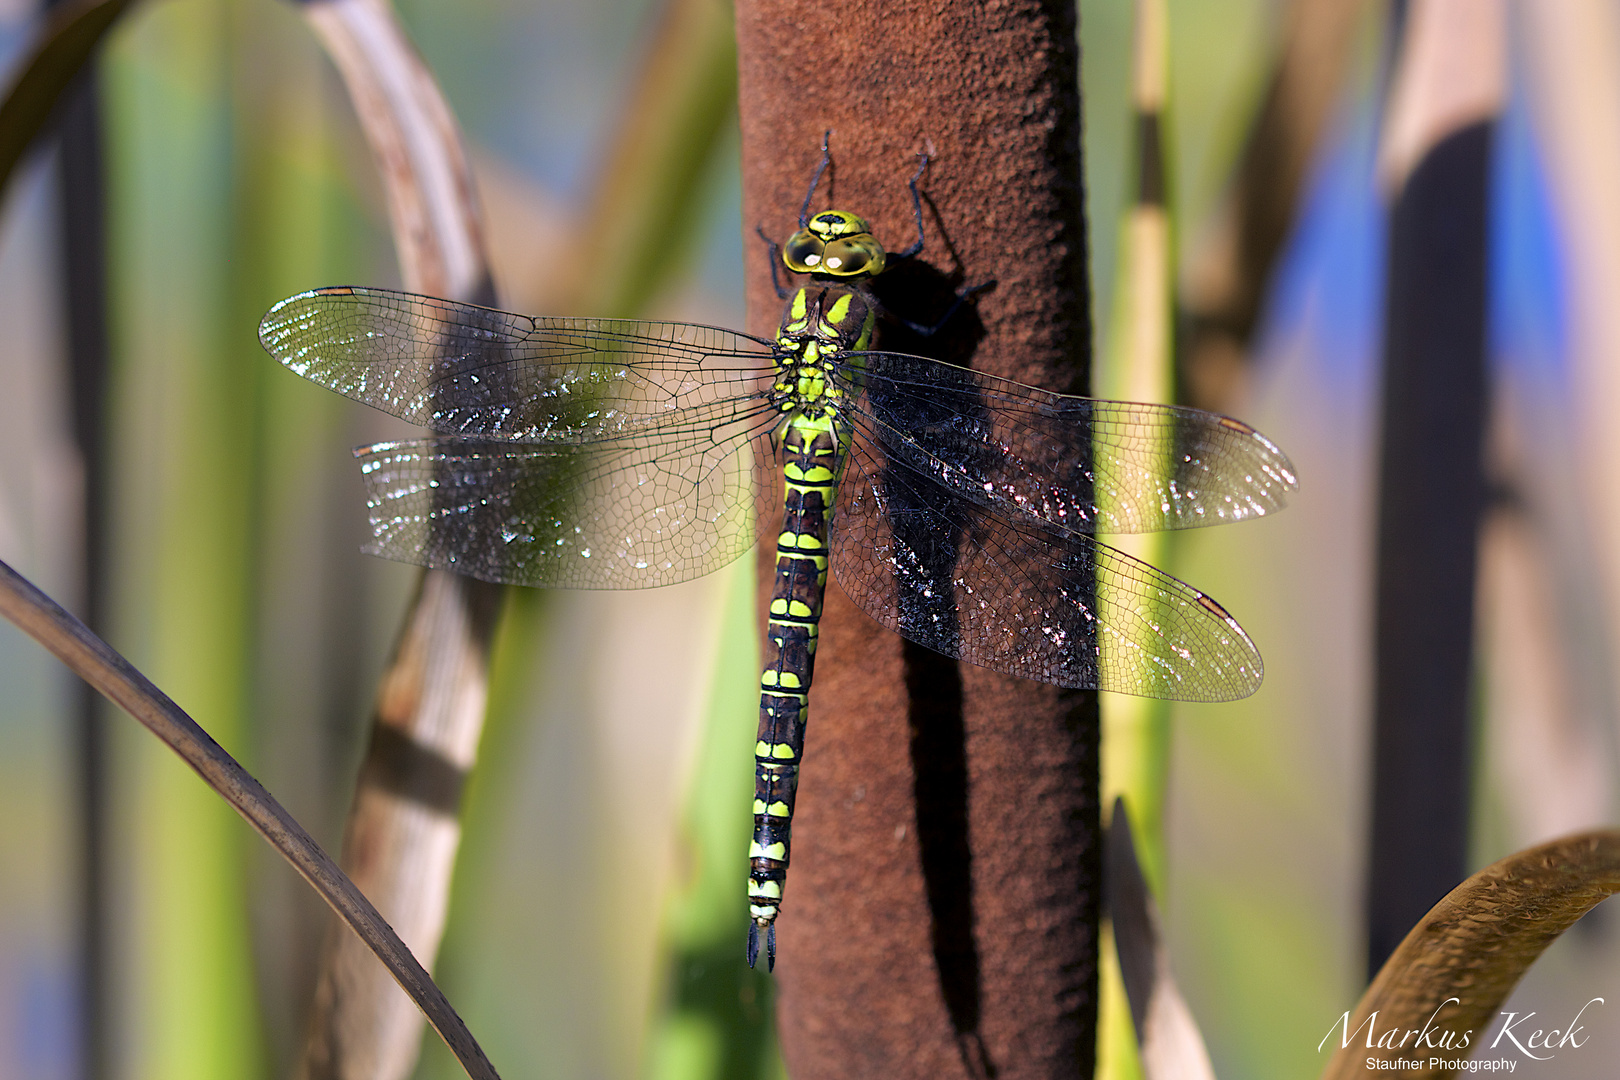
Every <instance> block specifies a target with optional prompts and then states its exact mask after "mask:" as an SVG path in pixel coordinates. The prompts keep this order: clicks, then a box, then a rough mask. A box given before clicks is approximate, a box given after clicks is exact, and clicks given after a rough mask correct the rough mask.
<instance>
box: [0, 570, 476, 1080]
mask: <svg viewBox="0 0 1620 1080" xmlns="http://www.w3.org/2000/svg"><path fill="white" fill-rule="evenodd" d="M0 616H4V617H5V618H6V619H8V620H10V621H11V622H12V623H13V624H15V625H16V626H17V627H18V628H19V629H21V630H22V631H23V632H24V633H26V634H28V636H30V637H32V638H33V639H34V640H35V641H37V642H39V643H40V644H41V645H43V646H45V648H46V649H48V650H50V652H51V653H52V654H54V655H55V656H56V657H57V658H58V659H60V660H61V661H62V662H63V663H64V664H66V665H67V666H68V667H69V668H70V669H71V670H72V671H73V672H74V674H76V675H78V676H79V677H80V678H82V679H84V681H85V682H87V683H89V684H90V685H91V686H93V687H95V688H96V689H97V690H99V691H101V692H102V693H103V694H105V695H106V696H107V699H108V700H109V701H111V702H112V703H113V704H115V705H117V706H118V707H119V708H121V709H123V710H124V711H125V712H127V713H129V714H130V715H131V716H133V717H134V718H135V719H137V720H139V721H140V722H141V723H142V724H144V725H145V726H146V728H147V729H148V730H149V731H151V732H152V734H154V735H156V736H157V737H158V738H160V739H162V740H163V742H164V743H165V744H167V745H168V747H169V748H170V749H171V750H173V751H174V752H175V753H176V754H179V755H180V757H181V758H182V759H183V760H184V761H185V762H186V764H188V765H190V766H191V767H192V769H194V770H195V771H196V773H197V775H198V776H201V777H202V778H203V780H204V781H206V782H207V784H208V786H209V787H211V788H213V789H214V790H215V791H217V792H218V793H219V794H220V796H221V797H222V798H224V799H225V800H226V801H227V802H229V803H230V804H231V806H232V808H233V809H235V810H236V812H237V813H239V814H241V815H242V817H243V818H245V819H246V820H247V823H248V824H249V825H252V826H253V828H254V829H256V830H257V831H258V833H259V835H261V836H263V837H264V838H265V839H266V840H268V841H269V842H270V844H271V846H272V847H274V848H275V849H276V850H277V851H279V852H281V854H282V857H283V858H285V859H286V860H287V861H288V862H289V863H291V864H292V865H293V868H294V869H296V870H297V871H298V872H299V874H301V875H302V876H303V878H304V880H305V881H307V882H309V883H310V885H311V886H312V887H313V888H314V889H315V891H316V892H318V893H320V894H321V898H322V899H323V900H325V901H326V902H327V903H328V904H330V905H331V907H332V910H333V911H335V912H337V914H338V916H339V917H340V918H342V919H343V921H344V922H345V923H347V924H348V926H349V927H350V929H352V930H353V931H354V933H355V935H356V936H357V938H358V940H360V941H361V942H363V943H364V947H365V949H366V950H367V952H368V955H374V956H375V957H376V958H377V959H379V960H381V961H382V962H383V964H385V965H386V970H387V971H388V973H389V974H390V975H391V977H392V978H393V979H395V980H397V981H398V985H399V987H400V988H402V989H403V991H404V992H405V993H407V994H409V995H410V998H411V1000H413V1001H414V1002H416V1004H417V1005H419V1006H420V1007H421V1010H422V1012H423V1013H424V1014H426V1015H427V1017H428V1019H430V1020H431V1021H432V1022H433V1026H434V1028H435V1030H437V1031H438V1032H439V1034H440V1035H442V1036H443V1037H444V1041H445V1043H446V1044H447V1045H448V1046H449V1047H450V1049H451V1051H452V1052H453V1053H454V1054H455V1055H456V1058H457V1060H459V1061H460V1062H461V1063H462V1066H463V1067H464V1068H465V1069H466V1070H467V1075H468V1076H471V1077H474V1078H483V1080H499V1077H498V1076H497V1074H496V1072H495V1068H494V1066H492V1065H491V1064H490V1063H489V1060H488V1059H487V1058H486V1057H484V1052H483V1050H482V1049H480V1048H479V1046H478V1043H477V1042H476V1041H475V1040H474V1039H473V1037H472V1034H471V1033H470V1032H468V1030H467V1027H466V1025H465V1024H463V1023H462V1022H461V1017H459V1016H457V1015H456V1011H455V1010H454V1009H452V1008H451V1007H450V1002H449V1001H447V1000H446V999H445V996H444V994H443V993H441V992H440V991H439V988H438V987H437V986H435V985H434V983H433V980H432V979H431V978H430V977H429V976H428V973H427V972H426V971H425V970H424V969H423V967H422V965H421V964H419V963H418V962H417V960H416V957H414V956H413V955H412V954H411V951H410V949H408V948H407V947H406V945H405V943H404V942H403V941H401V940H400V937H399V935H398V934H396V933H395V932H394V929H393V927H391V926H389V924H388V923H387V922H386V921H385V920H384V919H383V917H382V915H380V914H379V913H378V912H377V909H376V908H375V907H373V906H372V905H371V903H370V901H368V900H367V899H366V897H365V896H364V895H363V894H362V893H361V891H360V890H359V889H358V888H356V887H355V883H354V882H353V881H351V880H350V879H349V878H348V877H346V876H345V875H344V873H343V871H342V870H340V869H338V867H337V865H336V864H335V863H333V862H332V859H331V857H330V856H329V855H327V854H326V852H324V851H322V850H321V846H320V845H319V844H317V843H316V842H315V841H314V839H313V838H312V837H311V836H310V835H309V833H307V832H305V831H304V827H303V826H302V825H300V824H298V821H297V819H296V818H294V817H293V816H292V815H291V814H290V813H288V812H287V810H286V808H285V807H283V806H282V805H281V804H280V803H279V802H277V801H276V799H275V797H274V796H272V795H271V794H270V793H269V792H268V791H266V790H265V789H264V787H263V786H262V785H261V784H260V783H259V782H258V781H257V780H255V779H254V778H253V777H252V776H251V775H249V774H248V771H247V770H246V769H244V768H242V766H241V765H239V764H238V763H237V761H236V759H235V758H233V757H231V755H230V754H228V753H226V752H225V750H224V748H223V747H221V746H220V745H219V744H218V743H216V742H215V741H214V740H213V739H212V738H210V737H209V735H208V733H207V732H206V731H204V730H203V729H202V728H201V727H199V726H198V724H197V722H196V721H195V720H193V719H192V718H191V717H189V716H187V715H186V714H185V712H184V711H183V710H182V709H181V708H180V707H179V706H178V705H176V704H175V703H174V702H173V701H170V700H169V698H168V697H167V696H166V695H165V694H164V693H163V692H162V691H161V690H159V689H158V688H157V687H156V686H153V685H152V683H151V682H150V681H149V680H148V679H147V678H146V677H145V676H144V675H142V674H141V673H140V672H139V671H137V670H136V669H135V668H134V667H133V666H132V665H131V664H130V662H129V661H128V660H125V659H124V658H123V657H122V656H120V655H118V653H116V652H114V651H113V649H112V647H111V646H109V645H108V644H107V643H106V642H104V641H102V640H101V639H100V638H99V637H97V636H96V635H95V634H93V633H91V632H90V630H89V628H88V627H86V626H85V625H84V624H83V623H81V622H80V621H79V620H77V619H75V618H74V617H73V616H72V615H70V614H68V613H67V612H66V611H63V610H62V608H60V607H59V606H57V604H55V603H54V602H53V601H52V600H51V599H50V597H48V596H46V595H45V594H44V593H42V592H40V591H39V590H38V589H36V588H34V586H33V585H32V584H30V583H29V582H28V581H27V580H26V579H24V578H23V577H22V576H21V575H20V574H18V573H17V572H16V571H15V570H13V569H12V568H11V567H9V566H7V565H6V564H5V563H0Z"/></svg>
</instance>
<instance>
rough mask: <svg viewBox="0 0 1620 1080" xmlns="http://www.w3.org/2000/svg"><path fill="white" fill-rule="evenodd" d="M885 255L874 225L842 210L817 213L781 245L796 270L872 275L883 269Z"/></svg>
mask: <svg viewBox="0 0 1620 1080" xmlns="http://www.w3.org/2000/svg"><path fill="white" fill-rule="evenodd" d="M883 259H884V253H883V245H882V244H880V243H878V240H877V237H875V236H873V235H872V226H870V225H868V224H867V223H866V219H865V218H860V217H856V216H855V215H854V214H850V213H846V212H845V211H843V210H827V211H824V212H822V213H820V214H817V215H815V216H814V217H812V218H811V219H810V221H809V222H808V223H807V224H806V225H805V227H804V228H802V229H800V230H799V231H798V232H796V233H794V234H793V235H792V236H791V237H789V238H788V242H787V243H786V244H785V245H783V247H782V261H783V262H784V263H786V264H787V268H788V269H789V270H792V271H793V272H794V273H796V274H819V275H822V276H825V277H835V278H858V277H873V276H875V275H877V274H881V273H882V272H883Z"/></svg>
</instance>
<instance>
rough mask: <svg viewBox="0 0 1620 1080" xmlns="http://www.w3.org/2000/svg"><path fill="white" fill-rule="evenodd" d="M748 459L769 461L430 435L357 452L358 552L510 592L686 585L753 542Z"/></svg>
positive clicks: (694, 443)
mask: <svg viewBox="0 0 1620 1080" xmlns="http://www.w3.org/2000/svg"><path fill="white" fill-rule="evenodd" d="M756 444H757V445H756ZM756 450H757V451H758V452H762V453H769V446H768V443H767V442H766V441H765V440H764V439H753V440H751V439H746V438H734V439H731V440H728V441H725V442H718V443H717V442H715V441H713V440H711V439H709V438H707V437H706V436H704V437H690V438H685V439H676V438H674V437H666V438H665V439H663V440H661V441H658V442H652V441H646V440H640V441H638V440H617V441H610V442H597V443H590V444H577V443H576V444H569V443H562V444H552V443H512V442H506V441H502V440H489V439H462V438H457V437H453V436H440V437H438V438H433V439H421V440H414V441H409V442H393V443H379V444H377V445H375V446H367V447H361V448H360V449H359V450H356V451H355V455H356V456H357V457H358V458H359V459H360V463H361V470H362V472H363V474H364V477H365V484H366V502H367V505H368V506H369V507H370V511H371V528H372V534H373V537H374V539H373V542H372V543H371V544H370V545H369V546H368V547H367V549H366V550H367V551H368V552H369V553H371V554H374V555H381V556H383V557H384V558H388V559H394V560H397V561H399V562H408V563H415V564H417V565H420V566H430V567H434V568H436V569H441V570H453V571H456V572H458V573H462V574H466V575H469V576H471V577H475V578H481V579H482V580H485V581H494V582H501V583H505V584H512V585H542V586H557V587H562V588H573V589H640V588H650V587H653V586H658V585H672V584H675V583H676V582H680V581H688V580H691V579H692V578H696V577H701V576H702V575H704V574H707V573H710V572H711V571H714V570H717V569H719V568H720V567H722V566H725V565H726V564H727V563H729V562H731V561H732V560H733V559H736V558H737V557H738V556H739V555H741V554H742V553H743V552H745V551H747V550H748V549H749V548H750V547H751V546H752V545H753V543H754V541H755V538H756V535H757V527H756V517H755V513H754V506H755V501H756V496H757V491H758V487H759V479H758V478H759V477H760V476H763V475H765V473H764V470H763V469H760V468H758V467H757V466H756V463H755V461H754V460H753V458H754V454H755V452H756Z"/></svg>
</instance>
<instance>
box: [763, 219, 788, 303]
mask: <svg viewBox="0 0 1620 1080" xmlns="http://www.w3.org/2000/svg"><path fill="white" fill-rule="evenodd" d="M754 232H755V233H756V234H758V236H759V238H760V239H761V240H763V241H765V247H766V248H767V249H768V250H769V251H770V253H771V254H770V263H771V285H772V286H774V287H775V289H776V298H777V299H778V300H786V299H787V298H788V296H789V295H791V294H792V292H793V290H792V289H790V288H789V287H788V286H786V285H784V284H782V279H781V278H780V277H778V276H777V268H778V267H779V266H780V265H781V263H782V245H781V244H778V243H777V242H776V241H775V240H772V239H771V238H770V237H769V236H766V235H765V230H764V229H763V228H762V227H761V226H758V225H755V226H754Z"/></svg>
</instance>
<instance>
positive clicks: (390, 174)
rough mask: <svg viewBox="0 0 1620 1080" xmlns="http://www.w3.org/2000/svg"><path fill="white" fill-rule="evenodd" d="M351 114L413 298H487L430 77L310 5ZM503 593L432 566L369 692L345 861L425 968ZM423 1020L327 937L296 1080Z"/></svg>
mask: <svg viewBox="0 0 1620 1080" xmlns="http://www.w3.org/2000/svg"><path fill="white" fill-rule="evenodd" d="M304 11H305V12H306V14H307V16H308V18H309V21H310V24H311V25H312V26H313V27H314V29H315V31H316V33H317V34H318V35H319V36H320V38H321V41H322V43H323V44H324V45H325V46H326V49H327V51H328V53H330V54H331V56H332V59H333V62H334V63H335V64H336V65H337V67H338V71H339V72H340V73H341V75H342V76H343V81H344V85H345V86H346V87H347V88H348V91H349V95H350V97H351V99H352V100H353V102H354V105H355V110H356V112H357V113H358V114H359V116H360V121H361V126H362V128H363V130H364V131H365V133H366V138H367V141H368V142H369V143H370V145H371V149H372V154H373V156H374V157H375V159H376V161H377V166H378V170H379V171H380V172H381V174H382V177H383V181H384V186H385V189H386V191H387V193H388V210H389V219H390V223H391V225H392V227H393V233H394V242H395V246H396V248H397V250H398V253H399V260H400V268H401V271H402V274H403V277H404V280H405V285H406V287H407V288H409V289H412V290H414V291H418V292H424V293H431V294H433V295H437V296H446V297H451V298H453V299H461V300H472V301H475V302H479V303H492V302H493V301H494V290H493V287H492V285H491V282H490V277H489V269H488V265H487V262H486V258H485V252H484V242H483V230H482V225H481V222H480V212H479V208H478V201H477V197H476V193H475V191H474V188H473V181H472V173H471V170H470V168H469V167H468V163H467V156H466V152H465V149H464V148H463V146H462V144H461V137H460V133H459V132H458V130H457V128H456V124H455V120H454V118H453V117H452V116H451V113H450V109H449V106H448V105H447V104H446V103H445V101H444V97H443V95H442V94H441V93H440V91H439V88H438V85H437V83H436V82H435V81H434V79H433V75H432V73H431V72H430V71H428V69H427V67H426V65H424V64H423V63H422V60H421V58H420V57H419V56H418V55H417V53H416V50H415V49H414V48H413V47H412V46H411V44H410V42H409V41H408V40H407V39H406V37H405V34H404V31H403V30H402V28H401V27H400V25H399V23H398V20H397V18H396V17H395V15H394V12H393V9H392V8H391V7H390V6H389V5H388V4H387V2H386V0H325V2H319V3H313V4H308V5H306V6H305V7H304ZM501 595H502V594H501V590H500V589H499V588H498V587H496V586H492V585H487V584H484V583H483V582H478V581H473V580H472V579H470V578H464V577H460V576H458V575H455V574H449V573H445V572H443V571H437V570H430V571H426V572H425V573H424V574H423V576H422V580H421V583H420V585H419V587H418V589H417V592H416V595H415V597H414V598H413V600H412V602H411V606H410V609H409V610H408V611H407V612H406V614H405V618H404V624H403V627H402V629H401V631H400V636H399V640H398V643H397V645H396V646H395V652H394V655H393V657H392V659H391V660H390V661H389V668H388V670H387V671H386V672H385V673H384V674H383V677H382V681H381V684H380V686H379V687H378V691H377V700H376V704H375V710H374V713H373V717H372V728H371V740H370V744H369V746H368V749H367V752H366V757H365V760H364V762H363V763H362V765H361V771H360V778H359V781H358V784H357V785H356V790H355V796H354V804H353V805H352V806H351V807H350V810H349V819H348V823H347V826H346V829H345V834H344V841H343V862H344V865H345V867H346V868H347V869H348V870H349V872H350V874H351V875H353V877H354V879H355V881H356V882H357V883H359V885H360V887H361V888H362V889H364V890H365V892H366V895H367V896H370V897H371V898H372V899H373V900H374V902H375V903H376V904H377V906H378V908H379V909H381V910H382V911H383V912H384V913H385V914H386V915H387V916H388V918H389V921H390V922H392V923H393V924H394V926H395V927H397V928H398V930H399V932H400V936H401V937H403V938H404V939H405V940H406V941H407V942H408V943H409V944H410V945H411V948H412V949H413V950H414V951H415V952H416V954H417V955H418V956H420V957H422V958H423V959H424V960H425V961H426V962H427V963H429V964H431V963H432V962H433V958H434V956H435V955H436V954H437V953H438V948H439V940H440V938H441V937H442V935H443V933H444V922H445V915H446V912H447V909H448V905H449V897H450V880H451V874H452V871H453V869H454V866H455V856H456V850H457V848H458V846H459V844H460V840H461V827H460V823H459V820H458V816H457V815H458V811H459V808H460V795H461V787H462V782H463V780H464V778H465V777H466V775H467V773H468V771H469V770H470V769H471V768H472V765H473V761H474V758H475V756H476V754H477V751H478V740H479V736H480V734H481V733H482V731H483V724H484V706H485V702H486V699H487V696H488V686H489V644H490V638H491V635H492V634H493V632H494V627H495V622H496V618H497V617H498V615H499V612H500V599H501ZM421 1036H422V1019H421V1015H420V1014H419V1013H418V1012H417V1011H416V1010H415V1009H414V1008H412V1007H411V1005H410V1002H408V1001H406V1000H405V999H404V998H403V997H402V996H401V995H400V993H399V991H398V990H396V989H395V988H394V987H393V986H392V985H391V983H390V982H389V981H388V980H387V979H386V978H385V977H384V976H383V973H382V972H381V970H380V969H379V968H378V967H377V965H376V963H375V962H373V960H372V959H371V957H370V955H369V954H368V953H367V952H366V951H365V950H364V949H362V948H360V947H359V943H358V942H356V941H355V939H354V938H353V937H352V936H350V935H348V934H344V933H341V932H334V933H332V934H330V935H328V938H327V942H326V946H325V948H324V950H323V952H322V957H321V965H320V975H319V981H318V983H317V986H316V991H315V1007H314V1014H313V1016H312V1018H311V1022H310V1033H309V1039H308V1042H307V1043H306V1046H305V1055H304V1061H303V1064H302V1070H303V1074H304V1075H305V1076H307V1077H309V1078H310V1080H403V1078H404V1077H405V1076H407V1075H409V1073H410V1071H411V1069H412V1068H413V1067H414V1065H415V1063H416V1058H417V1055H418V1052H419V1048H420V1045H421Z"/></svg>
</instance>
